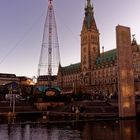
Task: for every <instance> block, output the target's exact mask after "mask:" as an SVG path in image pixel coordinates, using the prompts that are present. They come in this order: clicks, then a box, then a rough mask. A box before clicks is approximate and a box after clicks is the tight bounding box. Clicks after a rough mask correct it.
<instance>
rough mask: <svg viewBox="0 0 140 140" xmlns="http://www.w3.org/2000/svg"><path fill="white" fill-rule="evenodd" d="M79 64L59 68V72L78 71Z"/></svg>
mask: <svg viewBox="0 0 140 140" xmlns="http://www.w3.org/2000/svg"><path fill="white" fill-rule="evenodd" d="M80 64H81V63H76V64H71V65H69V66H65V67H61V72H72V71H77V70H80Z"/></svg>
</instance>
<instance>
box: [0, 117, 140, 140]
mask: <svg viewBox="0 0 140 140" xmlns="http://www.w3.org/2000/svg"><path fill="white" fill-rule="evenodd" d="M0 140H140V120H121V121H120V120H112V121H108V120H106V121H92V122H69V123H64V122H62V123H52V124H45V123H44V124H43V123H42V124H41V123H28V122H26V123H13V124H0Z"/></svg>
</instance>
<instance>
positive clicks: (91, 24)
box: [57, 0, 140, 95]
mask: <svg viewBox="0 0 140 140" xmlns="http://www.w3.org/2000/svg"><path fill="white" fill-rule="evenodd" d="M100 48H101V47H100V33H99V30H98V28H97V25H96V22H95V18H94V11H93V6H92V4H91V0H87V2H86V7H85V17H84V20H83V25H82V30H81V62H80V63H76V64H71V65H69V66H65V67H62V66H61V65H60V66H59V70H58V75H57V82H58V85H59V86H60V87H61V89H62V91H64V92H73V93H76V92H79V91H82V92H85V93H93V92H96V91H100V92H103V93H105V94H109V95H114V94H116V93H117V92H118V73H117V72H118V62H117V61H118V59H117V49H112V50H109V51H106V52H104V48H102V52H101V51H100ZM131 50H132V58H133V60H132V61H133V72H134V89H135V93H140V45H138V44H137V42H136V39H135V37H134V36H133V38H132V42H131ZM124 51H125V50H124ZM128 59H129V58H128Z"/></svg>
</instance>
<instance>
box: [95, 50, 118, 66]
mask: <svg viewBox="0 0 140 140" xmlns="http://www.w3.org/2000/svg"><path fill="white" fill-rule="evenodd" d="M116 59H117V50H116V49H113V50H109V51H107V52H104V53H101V54H100V57H97V59H96V65H102V64H103V63H110V62H112V61H115V60H116Z"/></svg>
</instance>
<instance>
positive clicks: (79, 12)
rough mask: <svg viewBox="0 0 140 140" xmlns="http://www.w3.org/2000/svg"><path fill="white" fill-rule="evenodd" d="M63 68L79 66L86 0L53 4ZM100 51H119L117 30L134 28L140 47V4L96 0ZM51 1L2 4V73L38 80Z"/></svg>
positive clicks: (11, 0)
mask: <svg viewBox="0 0 140 140" xmlns="http://www.w3.org/2000/svg"><path fill="white" fill-rule="evenodd" d="M53 5H54V10H55V18H56V24H57V33H58V39H59V48H60V55H61V65H62V66H66V65H69V64H73V63H77V62H80V32H81V29H82V22H83V18H84V7H85V0H53ZM93 6H94V17H95V20H96V24H97V27H98V29H99V32H100V47H102V46H104V48H105V50H110V49H113V48H115V47H116V39H115V38H116V36H115V26H117V25H118V24H120V25H124V26H129V27H131V33H132V34H136V36H135V37H136V39H137V42H138V44H140V8H139V6H140V0H93ZM47 7H48V0H0V73H14V74H16V75H17V76H19V75H22V76H29V77H32V76H36V75H37V69H38V63H39V57H40V51H41V44H42V37H43V30H44V23H45V18H46V14H47Z"/></svg>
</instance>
